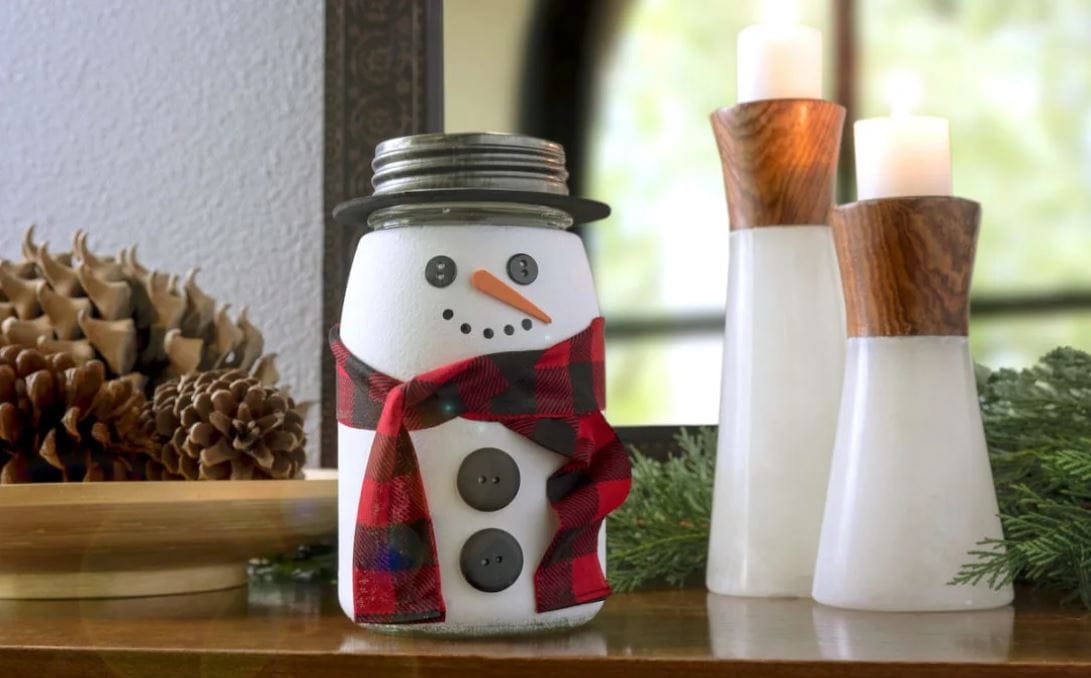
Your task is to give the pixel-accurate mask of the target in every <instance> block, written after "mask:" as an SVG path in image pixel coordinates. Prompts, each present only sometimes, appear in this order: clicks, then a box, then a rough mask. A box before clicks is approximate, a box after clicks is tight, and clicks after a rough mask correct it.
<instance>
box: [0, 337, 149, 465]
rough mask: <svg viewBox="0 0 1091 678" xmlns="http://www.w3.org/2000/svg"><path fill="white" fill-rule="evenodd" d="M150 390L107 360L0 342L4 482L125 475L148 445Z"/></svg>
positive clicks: (0, 461) (0, 457)
mask: <svg viewBox="0 0 1091 678" xmlns="http://www.w3.org/2000/svg"><path fill="white" fill-rule="evenodd" d="M143 404H144V395H143V393H142V392H141V391H140V390H139V389H137V388H135V387H134V386H133V383H132V381H131V380H127V379H115V380H111V381H108V380H107V379H106V370H105V366H104V365H103V364H102V362H100V361H98V360H89V361H87V362H86V363H84V364H83V365H77V364H76V360H75V359H74V358H73V357H72V356H71V355H69V354H66V353H54V354H49V355H46V354H43V353H42V352H40V351H38V350H36V349H30V348H23V347H20V346H5V347H3V348H0V464H2V468H0V483H5V484H6V483H25V482H66V481H76V480H83V481H94V480H126V479H135V478H140V477H141V476H142V474H141V471H140V469H137V468H134V463H133V462H134V460H135V459H139V457H140V456H141V455H143V454H144V453H145V451H146V450H147V447H148V444H149V442H150V441H149V439H148V438H147V437H146V436H145V435H144V433H143V431H142V428H141V420H140V412H141V408H142V406H143Z"/></svg>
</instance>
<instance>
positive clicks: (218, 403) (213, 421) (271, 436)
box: [144, 370, 306, 480]
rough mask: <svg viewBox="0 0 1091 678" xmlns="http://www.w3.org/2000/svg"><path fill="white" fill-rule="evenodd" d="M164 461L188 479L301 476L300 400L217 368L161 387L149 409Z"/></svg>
mask: <svg viewBox="0 0 1091 678" xmlns="http://www.w3.org/2000/svg"><path fill="white" fill-rule="evenodd" d="M144 416H145V418H151V419H153V420H154V422H155V431H156V435H157V437H158V439H159V442H160V445H159V446H158V448H157V452H158V454H159V455H160V456H159V461H160V463H161V464H162V465H163V467H164V468H165V469H166V471H167V473H169V474H174V475H176V476H179V477H184V478H188V479H195V478H199V479H202V480H205V479H207V480H224V479H231V480H251V479H260V478H277V479H285V478H295V477H297V476H298V475H299V473H300V471H301V470H302V468H303V464H304V462H305V461H306V453H305V451H304V450H305V446H306V437H305V436H304V434H303V418H302V416H300V413H299V411H298V410H297V408H296V404H295V402H294V401H293V400H292V399H291V398H290V397H289V396H288V395H286V394H285V393H283V392H281V391H280V390H278V389H277V388H275V387H272V386H267V385H265V384H263V383H262V382H261V380H260V379H258V378H257V377H254V376H250V375H248V374H247V373H246V372H243V371H242V370H213V371H210V372H203V373H198V374H193V375H185V376H182V377H180V378H176V379H172V380H170V381H168V382H166V383H164V384H161V385H160V386H159V387H157V388H156V389H155V396H154V398H153V400H152V402H151V403H150V404H149V406H147V407H145V410H144Z"/></svg>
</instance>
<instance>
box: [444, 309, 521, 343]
mask: <svg viewBox="0 0 1091 678" xmlns="http://www.w3.org/2000/svg"><path fill="white" fill-rule="evenodd" d="M443 319H444V320H446V321H448V322H451V321H453V320H454V319H455V312H454V311H453V310H452V309H449V308H445V309H443ZM519 327H521V328H522V329H523V330H524V331H527V332H529V331H531V330H532V329H534V321H532V320H531V319H530V318H523V320H522V322H520V323H519ZM458 331H459V332H461V333H462V334H473V332H474V326H473V325H471V324H470V323H466V322H464V323H459V325H458ZM500 331H501V332H503V333H504V334H505V335H507V336H509V337H510V336H512V335H513V334H515V325H504V326H503V327H502V328H501V329H500ZM481 336H483V337H485V338H486V339H492V338H493V337H495V336H496V330H494V329H493V328H491V327H484V328H482V329H481Z"/></svg>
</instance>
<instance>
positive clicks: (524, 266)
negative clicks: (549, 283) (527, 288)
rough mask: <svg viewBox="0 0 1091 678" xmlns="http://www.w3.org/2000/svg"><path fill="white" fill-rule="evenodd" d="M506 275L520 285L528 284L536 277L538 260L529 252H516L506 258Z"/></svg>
mask: <svg viewBox="0 0 1091 678" xmlns="http://www.w3.org/2000/svg"><path fill="white" fill-rule="evenodd" d="M508 277H509V278H511V279H512V280H514V281H515V282H517V283H519V284H520V285H529V284H531V283H532V282H534V281H535V279H537V277H538V262H537V261H534V257H532V256H530V255H529V254H516V255H515V256H513V257H512V258H511V259H508Z"/></svg>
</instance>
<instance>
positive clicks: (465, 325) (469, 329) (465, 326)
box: [458, 323, 474, 334]
mask: <svg viewBox="0 0 1091 678" xmlns="http://www.w3.org/2000/svg"><path fill="white" fill-rule="evenodd" d="M458 329H460V330H462V333H463V334H469V333H470V332H472V331H473V329H474V328H472V327H470V323H462V327H460V328H458Z"/></svg>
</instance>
